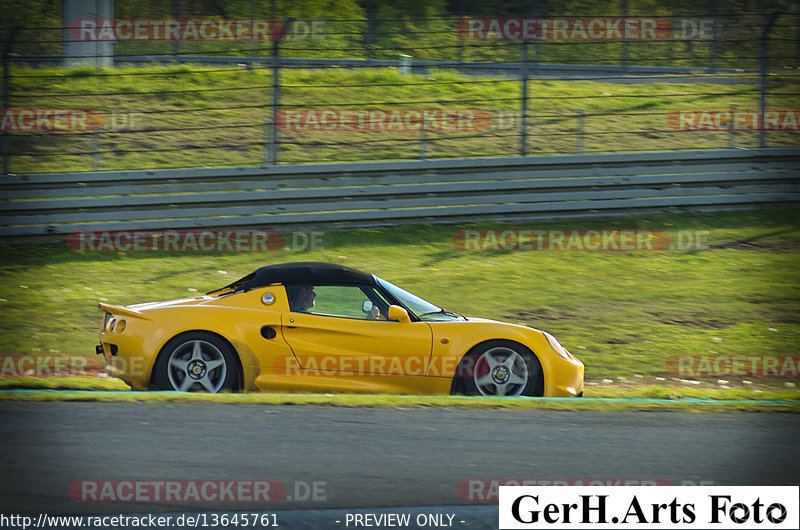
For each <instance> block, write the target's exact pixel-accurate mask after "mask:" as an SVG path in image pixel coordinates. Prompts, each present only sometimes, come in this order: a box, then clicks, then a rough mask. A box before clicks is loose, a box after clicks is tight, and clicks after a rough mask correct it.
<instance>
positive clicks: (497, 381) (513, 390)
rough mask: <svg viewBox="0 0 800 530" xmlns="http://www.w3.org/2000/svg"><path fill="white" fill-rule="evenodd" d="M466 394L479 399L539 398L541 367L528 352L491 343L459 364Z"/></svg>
mask: <svg viewBox="0 0 800 530" xmlns="http://www.w3.org/2000/svg"><path fill="white" fill-rule="evenodd" d="M461 377H462V378H463V379H462V384H463V389H464V391H465V393H466V394H480V395H482V396H523V395H524V396H541V395H542V391H543V388H542V386H543V385H542V367H541V364H540V363H539V360H538V359H537V358H536V356H535V355H534V354H533V352H531V351H530V350H529V349H528V348H525V347H524V346H522V345H521V344H517V343H514V342H511V341H492V342H490V343H486V344H484V345H482V346H480V347H478V348H477V349H476V351H473V352H470V353H469V354H468V355H466V356H465V357H464V360H463V361H462V369H461Z"/></svg>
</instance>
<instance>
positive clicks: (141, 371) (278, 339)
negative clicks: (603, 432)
mask: <svg viewBox="0 0 800 530" xmlns="http://www.w3.org/2000/svg"><path fill="white" fill-rule="evenodd" d="M100 309H101V310H102V311H104V312H105V317H104V319H103V323H102V326H101V329H100V344H99V345H98V346H97V353H98V354H101V355H103V356H104V357H105V362H106V370H107V371H108V373H109V374H110V375H112V376H115V377H118V378H120V379H122V380H123V381H125V382H126V383H128V384H129V385H130V386H131V388H134V389H138V390H178V391H183V392H190V391H199V392H202V391H206V392H221V391H229V392H230V391H267V392H287V391H290V392H390V393H402V394H450V393H459V394H475V395H478V394H480V395H497V396H522V395H524V396H581V395H582V394H583V363H581V362H580V361H579V360H578V359H576V358H575V357H574V356H573V355H572V354H571V353H570V352H569V351H567V349H566V348H564V347H563V346H562V345H561V344H559V342H558V341H557V340H556V339H555V338H554V337H553V336H552V335H550V334H549V333H546V332H543V331H539V330H536V329H533V328H529V327H525V326H519V325H515V324H506V323H503V322H497V321H494V320H486V319H480V318H466V317H464V316H461V315H458V314H455V313H451V312H449V311H446V310H444V309H442V308H440V307H437V306H435V305H434V304H432V303H430V302H427V301H425V300H423V299H422V298H420V297H418V296H415V295H413V294H411V293H409V292H408V291H405V290H403V289H401V288H400V287H397V286H396V285H393V284H392V283H389V282H388V281H386V280H383V279H381V278H378V277H377V276H374V275H372V274H367V273H364V272H360V271H357V270H354V269H351V268H348V267H344V266H341V265H334V264H330V263H313V262H307V263H287V264H281V265H271V266H267V267H262V268H260V269H258V270H256V271H255V272H253V273H251V274H248V275H247V276H245V277H244V278H242V279H240V280H237V281H235V282H233V283H232V284H230V285H227V286H225V287H223V288H221V289H218V290H216V291H212V292H210V293H208V294H206V295H205V296H198V297H196V298H188V299H181V300H172V301H169V302H153V303H146V304H136V305H132V306H128V307H119V306H113V305H109V304H102V303H101V304H100Z"/></svg>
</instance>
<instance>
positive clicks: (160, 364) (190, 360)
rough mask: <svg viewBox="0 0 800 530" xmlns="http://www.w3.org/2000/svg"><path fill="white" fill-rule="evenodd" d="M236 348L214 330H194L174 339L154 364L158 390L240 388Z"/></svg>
mask: <svg viewBox="0 0 800 530" xmlns="http://www.w3.org/2000/svg"><path fill="white" fill-rule="evenodd" d="M235 356H236V352H235V351H234V350H233V348H232V347H231V346H230V344H228V343H227V342H225V341H224V340H223V339H222V338H220V337H219V336H217V335H214V334H213V333H207V332H203V331H193V332H190V333H184V334H182V335H178V336H177V337H174V338H172V339H170V341H169V342H167V343H166V344H165V345H164V347H163V348H162V349H161V353H160V354H159V356H158V359H157V360H156V364H155V367H154V377H153V382H154V383H155V386H156V388H157V389H158V390H176V391H179V392H210V393H216V392H221V391H226V390H227V391H232V390H235V389H236V383H237V373H238V369H237V364H236V357H235Z"/></svg>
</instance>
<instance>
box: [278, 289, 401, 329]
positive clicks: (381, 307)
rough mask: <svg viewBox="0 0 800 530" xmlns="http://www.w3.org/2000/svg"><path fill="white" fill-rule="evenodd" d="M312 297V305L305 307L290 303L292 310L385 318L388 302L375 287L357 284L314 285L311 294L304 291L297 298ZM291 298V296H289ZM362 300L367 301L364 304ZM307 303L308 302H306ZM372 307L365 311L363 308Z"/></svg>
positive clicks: (305, 298) (331, 314)
mask: <svg viewBox="0 0 800 530" xmlns="http://www.w3.org/2000/svg"><path fill="white" fill-rule="evenodd" d="M309 297H313V305H311V306H310V307H307V308H305V309H304V308H302V307H299V306H300V305H302V304H292V307H291V309H292V311H305V312H307V313H313V314H317V315H329V316H338V317H347V318H359V319H370V320H385V316H386V310H387V309H388V307H389V304H388V302H386V301H385V299H384V298H383V297H382V296H381V295H380V294H379V293H378V292H377V291H375V289H373V288H371V287H366V286H357V285H316V286H313V295H311V294H310V293H308V292H307V291H304V293H301V294H300V295H299V296H298V299H301V300H305V301H308V300H309ZM290 299H291V298H290ZM364 302H369V304H365V303H364ZM306 304H308V302H306ZM368 308H373V309H371V310H367V311H365V309H368Z"/></svg>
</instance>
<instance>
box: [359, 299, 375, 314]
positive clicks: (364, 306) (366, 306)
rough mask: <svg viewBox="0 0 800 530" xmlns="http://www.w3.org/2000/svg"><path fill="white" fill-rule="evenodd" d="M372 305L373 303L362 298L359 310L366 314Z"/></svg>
mask: <svg viewBox="0 0 800 530" xmlns="http://www.w3.org/2000/svg"><path fill="white" fill-rule="evenodd" d="M373 307H374V304H373V303H372V301H370V300H364V302H362V303H361V312H362V313H364V314H367V313H369V312H370V311H372V308H373Z"/></svg>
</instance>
